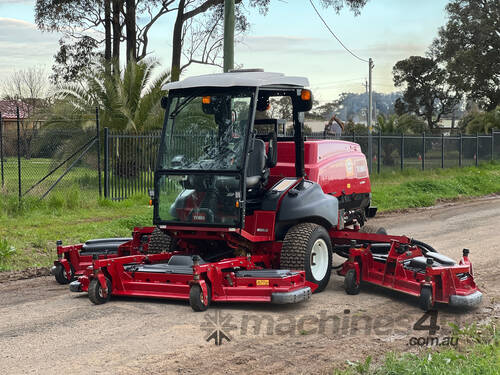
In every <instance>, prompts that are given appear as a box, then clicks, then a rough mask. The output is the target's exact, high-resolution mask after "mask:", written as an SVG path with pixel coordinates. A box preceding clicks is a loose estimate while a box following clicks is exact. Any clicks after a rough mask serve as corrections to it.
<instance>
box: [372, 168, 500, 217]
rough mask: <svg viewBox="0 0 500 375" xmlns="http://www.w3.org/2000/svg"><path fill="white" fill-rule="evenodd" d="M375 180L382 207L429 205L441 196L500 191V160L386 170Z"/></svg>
mask: <svg viewBox="0 0 500 375" xmlns="http://www.w3.org/2000/svg"><path fill="white" fill-rule="evenodd" d="M371 181H372V194H373V204H374V205H375V206H377V207H378V208H379V211H390V210H398V209H406V208H414V207H429V206H433V205H435V204H436V203H437V202H438V201H440V200H451V199H460V198H464V197H479V196H483V195H487V194H492V193H499V192H500V164H499V163H485V164H481V165H480V166H479V167H477V168H476V167H464V168H449V169H433V170H429V171H420V170H417V169H409V170H405V171H402V172H383V173H381V174H380V175H374V176H373V177H372V179H371Z"/></svg>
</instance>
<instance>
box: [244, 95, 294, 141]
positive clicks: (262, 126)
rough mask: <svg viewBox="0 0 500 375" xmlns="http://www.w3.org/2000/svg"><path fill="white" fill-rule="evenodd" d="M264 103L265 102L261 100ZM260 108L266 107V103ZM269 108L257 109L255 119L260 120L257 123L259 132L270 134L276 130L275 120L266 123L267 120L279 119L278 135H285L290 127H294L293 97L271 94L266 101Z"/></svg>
mask: <svg viewBox="0 0 500 375" xmlns="http://www.w3.org/2000/svg"><path fill="white" fill-rule="evenodd" d="M261 103H262V104H263V102H261ZM262 104H261V106H260V108H265V106H264V105H262ZM266 104H267V108H266V109H265V110H262V111H259V110H258V109H259V108H257V111H256V113H255V119H256V120H259V121H258V122H259V123H258V124H257V122H256V124H255V127H254V128H255V130H257V134H262V135H264V134H268V133H270V132H271V131H273V130H274V121H272V122H271V121H269V123H266V122H265V120H269V119H272V120H278V135H285V134H286V132H287V129H288V128H289V127H291V128H293V126H292V124H293V105H292V99H291V98H290V97H289V96H271V97H269V100H268V101H267V102H266ZM258 107H259V106H258Z"/></svg>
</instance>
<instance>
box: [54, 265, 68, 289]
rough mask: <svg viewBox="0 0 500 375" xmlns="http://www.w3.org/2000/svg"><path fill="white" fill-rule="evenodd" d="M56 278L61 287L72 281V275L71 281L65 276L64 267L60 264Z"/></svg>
mask: <svg viewBox="0 0 500 375" xmlns="http://www.w3.org/2000/svg"><path fill="white" fill-rule="evenodd" d="M54 277H55V278H56V281H57V282H58V283H59V284H61V285H65V284H69V283H70V281H71V275H70V278H69V279H68V278H67V277H66V276H64V266H63V265H62V264H60V263H59V264H58V265H57V266H56V271H55V272H54Z"/></svg>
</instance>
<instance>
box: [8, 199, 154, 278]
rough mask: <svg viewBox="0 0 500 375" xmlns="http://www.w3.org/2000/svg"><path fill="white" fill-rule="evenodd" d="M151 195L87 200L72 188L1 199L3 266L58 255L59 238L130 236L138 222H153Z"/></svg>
mask: <svg viewBox="0 0 500 375" xmlns="http://www.w3.org/2000/svg"><path fill="white" fill-rule="evenodd" d="M148 201H149V199H148V197H146V196H135V197H132V198H130V199H127V200H125V201H121V202H111V201H106V200H94V201H85V200H82V199H81V200H78V199H75V197H74V196H72V194H69V195H66V196H65V197H64V198H62V197H61V196H55V198H49V199H47V200H43V201H40V200H39V199H26V200H24V201H23V204H22V205H21V206H19V205H18V202H17V198H16V197H11V198H7V199H3V200H2V201H0V271H6V270H22V269H26V268H29V267H45V266H49V265H51V264H52V262H53V261H54V259H55V258H56V241H57V240H59V239H61V240H63V243H65V244H72V243H81V242H84V241H86V240H88V239H91V238H102V237H121V236H130V234H131V231H132V229H133V227H134V226H147V225H151V223H152V217H153V212H152V208H150V207H149V206H148Z"/></svg>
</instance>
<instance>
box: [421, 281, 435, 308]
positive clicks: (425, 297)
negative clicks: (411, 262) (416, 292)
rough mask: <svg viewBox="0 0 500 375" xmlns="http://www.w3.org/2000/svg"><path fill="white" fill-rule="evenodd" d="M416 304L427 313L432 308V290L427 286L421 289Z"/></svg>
mask: <svg viewBox="0 0 500 375" xmlns="http://www.w3.org/2000/svg"><path fill="white" fill-rule="evenodd" d="M418 304H419V305H420V307H421V309H422V310H424V311H429V310H430V309H432V307H433V306H434V301H433V299H432V289H431V288H429V287H428V286H424V287H422V290H421V291H420V297H419V298H418Z"/></svg>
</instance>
